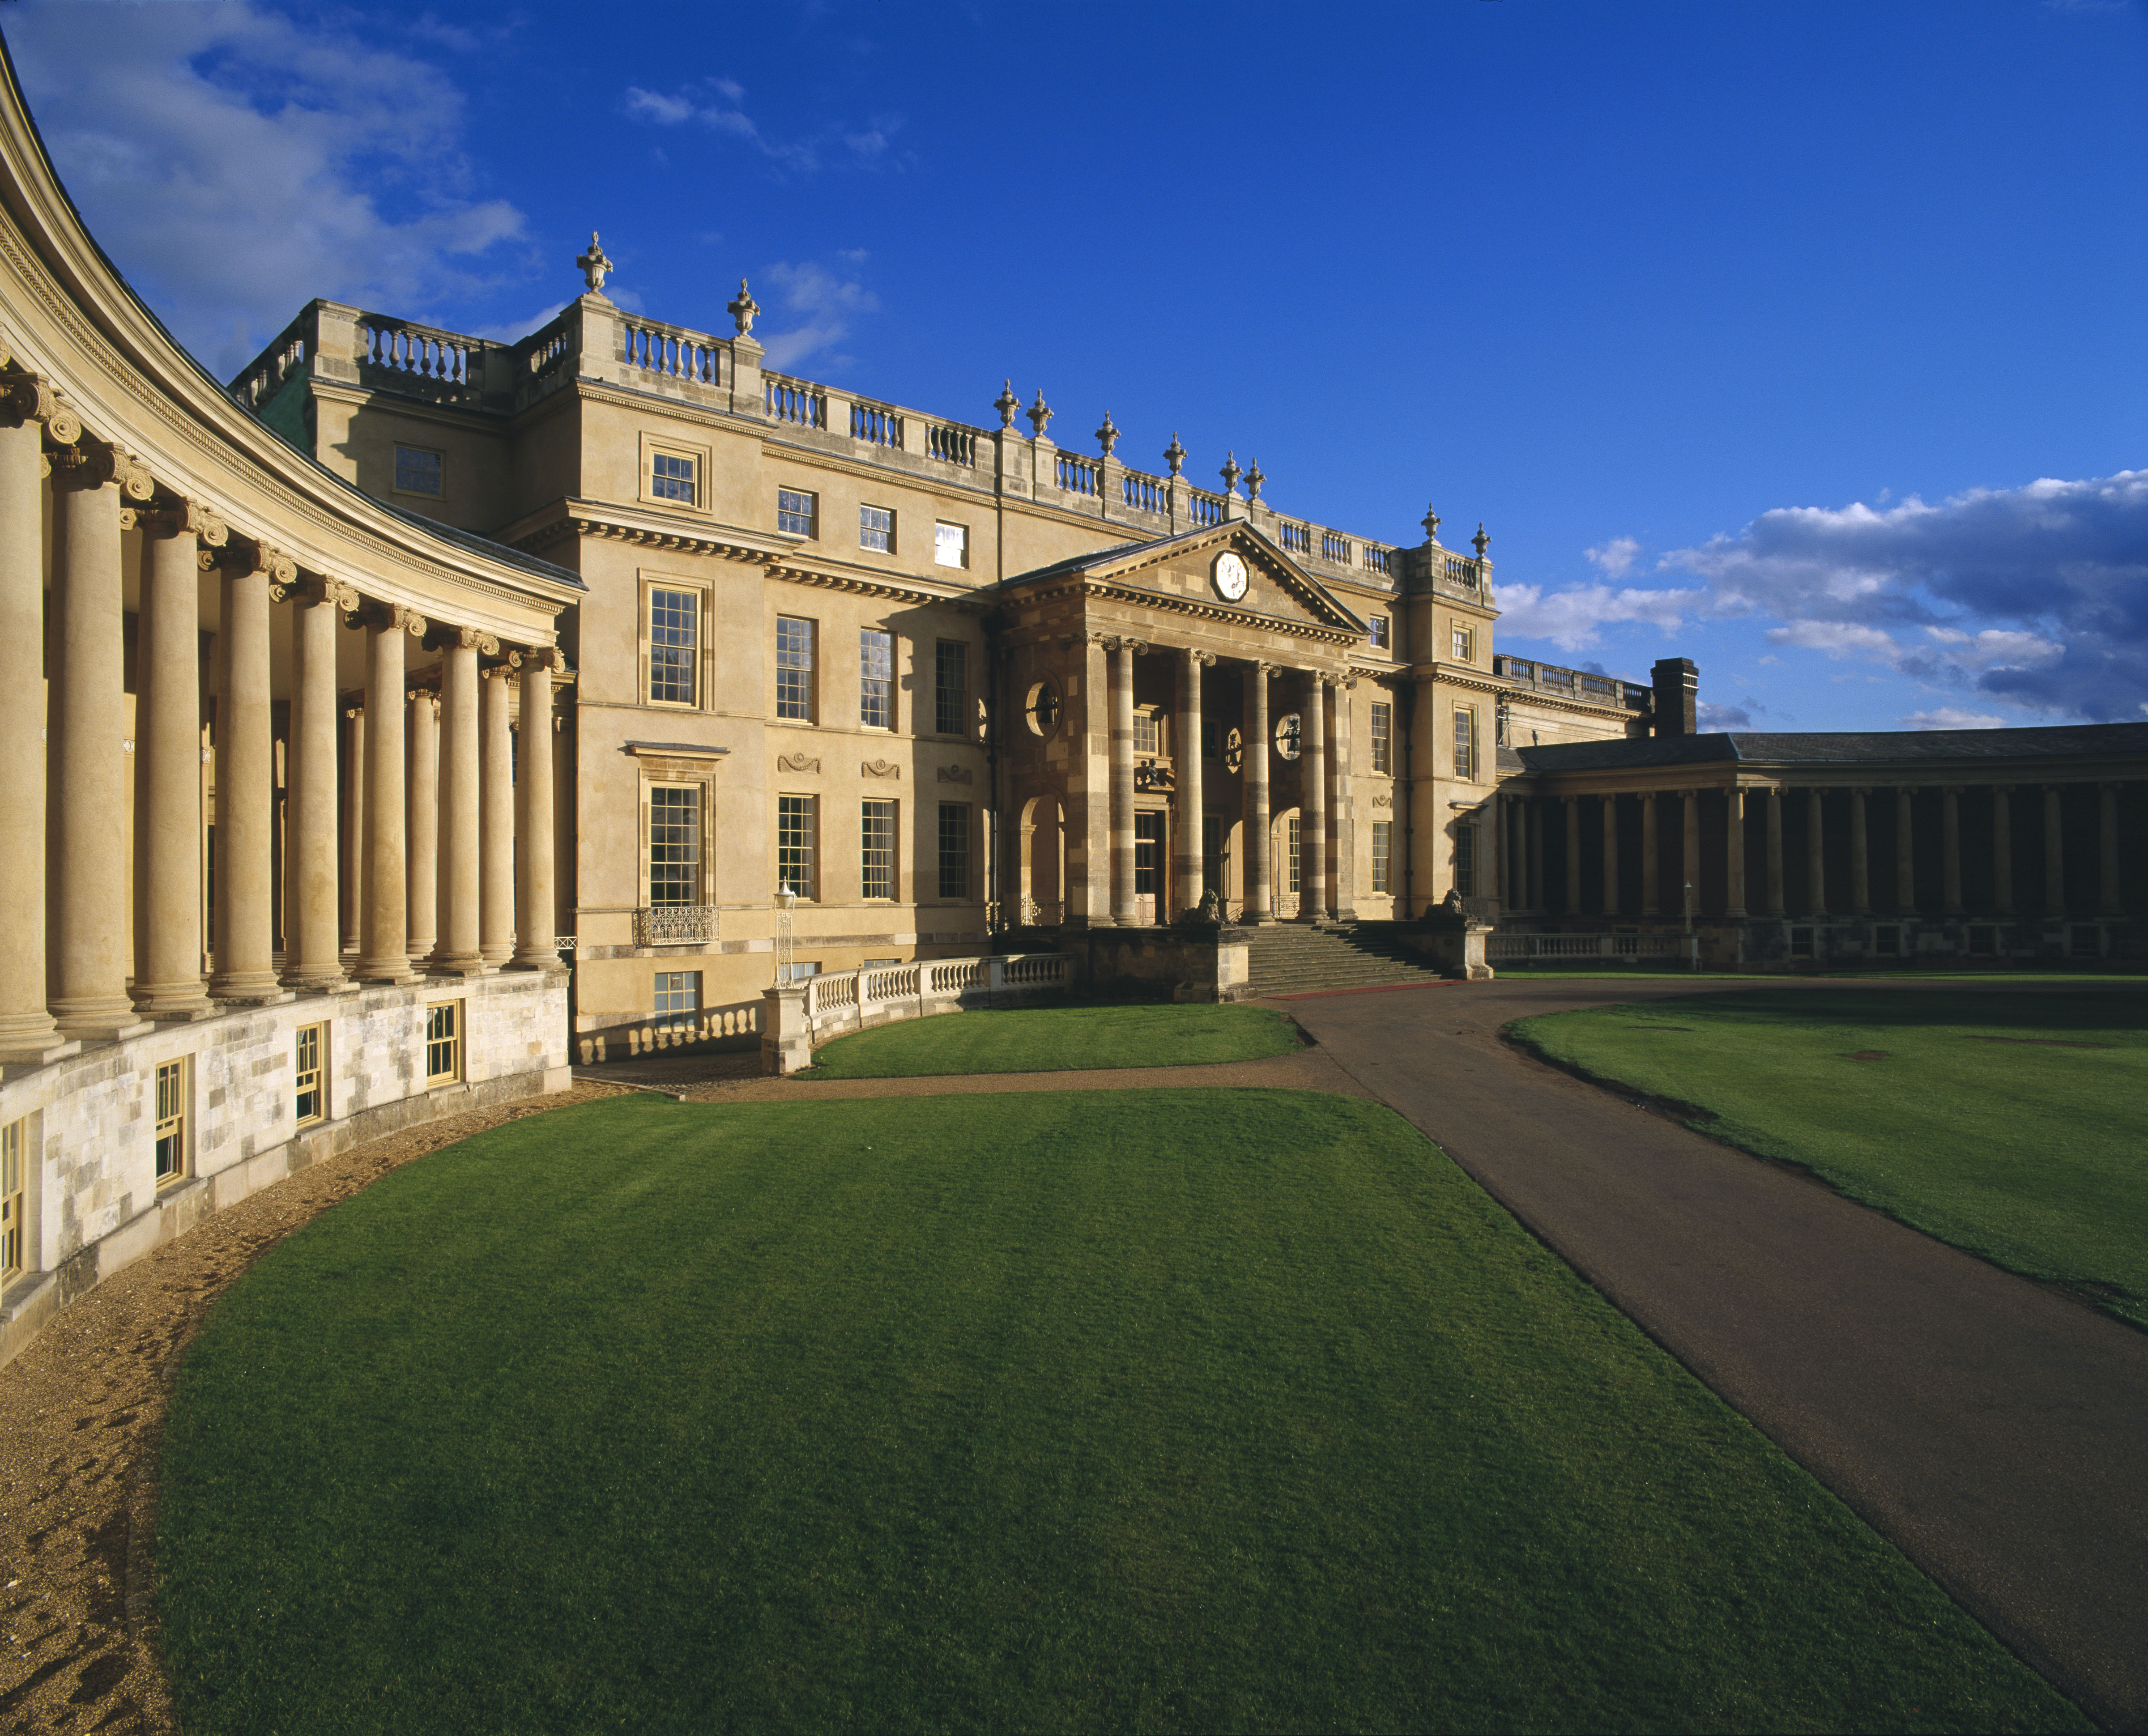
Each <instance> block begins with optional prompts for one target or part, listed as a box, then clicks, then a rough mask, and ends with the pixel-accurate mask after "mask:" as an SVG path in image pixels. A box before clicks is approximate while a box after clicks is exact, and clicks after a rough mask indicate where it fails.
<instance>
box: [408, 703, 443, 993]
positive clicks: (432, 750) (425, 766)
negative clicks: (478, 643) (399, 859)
mask: <svg viewBox="0 0 2148 1736" xmlns="http://www.w3.org/2000/svg"><path fill="white" fill-rule="evenodd" d="M407 697H408V698H409V705H410V710H409V716H408V718H407V720H406V722H405V728H406V729H407V730H409V741H408V744H407V755H406V758H405V761H404V774H403V788H404V813H405V815H406V816H407V817H406V819H405V820H404V825H405V826H406V828H407V830H406V831H405V834H404V838H405V848H404V860H406V861H407V862H408V863H409V886H406V887H405V888H404V906H405V908H406V911H407V912H408V929H409V932H408V935H407V936H406V941H405V944H406V946H407V948H408V951H409V954H410V956H411V957H412V958H413V959H414V960H416V959H427V958H430V957H431V956H433V949H434V946H438V945H439V939H440V700H439V695H438V694H435V693H432V692H429V691H428V690H425V689H424V688H412V689H410V690H409V694H408V695H407Z"/></svg>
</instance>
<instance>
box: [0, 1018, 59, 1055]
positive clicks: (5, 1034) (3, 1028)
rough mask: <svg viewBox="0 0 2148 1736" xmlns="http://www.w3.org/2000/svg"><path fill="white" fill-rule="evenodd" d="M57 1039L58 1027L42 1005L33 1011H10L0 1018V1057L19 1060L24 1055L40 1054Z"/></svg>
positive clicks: (57, 1040) (56, 1041)
mask: <svg viewBox="0 0 2148 1736" xmlns="http://www.w3.org/2000/svg"><path fill="white" fill-rule="evenodd" d="M59 1041H60V1034H59V1027H58V1026H57V1025H55V1024H53V1016H52V1015H51V1014H50V1013H48V1012H47V1011H45V1010H44V1008H43V1007H42V1006H41V1007H39V1008H38V1010H37V1011H35V1012H18V1013H10V1014H8V1016H6V1017H5V1018H0V1058H11V1057H12V1058H14V1059H17V1060H19V1059H20V1058H21V1057H22V1056H25V1055H42V1054H43V1052H44V1051H46V1050H48V1049H49V1048H51V1047H53V1045H55V1044H56V1043H58V1042H59Z"/></svg>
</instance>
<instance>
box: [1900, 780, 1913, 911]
mask: <svg viewBox="0 0 2148 1736" xmlns="http://www.w3.org/2000/svg"><path fill="white" fill-rule="evenodd" d="M1916 796H1917V792H1916V791H1915V790H1910V789H1906V788H1899V789H1897V790H1895V909H1896V910H1898V911H1900V912H1901V913H1902V915H1904V916H1915V915H1916V913H1917V824H1916V821H1917V809H1916Z"/></svg>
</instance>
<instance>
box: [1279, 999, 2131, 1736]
mask: <svg viewBox="0 0 2148 1736" xmlns="http://www.w3.org/2000/svg"><path fill="white" fill-rule="evenodd" d="M1754 986H1756V985H1754V984H1752V983H1749V982H1720V983H1718V984H1710V983H1709V982H1708V981H1706V980H1705V979H1702V980H1699V981H1695V982H1693V983H1685V982H1666V981H1622V982H1618V981H1614V982H1603V983H1598V982H1590V981H1578V982H1577V981H1537V982H1530V981H1518V982H1517V981H1511V980H1508V981H1498V982H1490V983H1472V984H1468V985H1463V984H1452V985H1443V986H1438V987H1428V988H1413V989H1406V990H1398V991H1393V992H1384V993H1382V992H1374V993H1345V994H1337V995H1321V996H1300V997H1293V998H1292V999H1290V1000H1289V1001H1287V1002H1281V1003H1278V1004H1282V1005H1285V1006H1287V1010H1288V1011H1289V1012H1290V1013H1291V1014H1292V1016H1294V1017H1296V1018H1297V1021H1298V1022H1299V1023H1300V1024H1301V1025H1302V1026H1303V1027H1304V1029H1305V1030H1306V1031H1307V1032H1308V1033H1310V1034H1311V1035H1312V1036H1313V1037H1314V1038H1315V1039H1317V1041H1318V1042H1319V1043H1320V1045H1321V1046H1322V1047H1323V1048H1324V1049H1325V1050H1326V1051H1327V1056H1328V1058H1329V1059H1331V1060H1332V1061H1335V1062H1336V1063H1337V1064H1338V1065H1339V1066H1341V1067H1342V1068H1343V1070H1344V1071H1346V1072H1348V1074H1350V1075H1351V1076H1353V1078H1355V1079H1356V1080H1357V1081H1358V1082H1359V1083H1360V1084H1362V1085H1363V1086H1364V1087H1365V1088H1366V1089H1367V1090H1368V1091H1370V1092H1371V1093H1372V1094H1373V1096H1376V1097H1378V1098H1379V1099H1380V1100H1381V1101H1384V1102H1386V1103H1388V1105H1390V1106H1393V1108H1394V1109H1396V1110H1397V1111H1399V1112H1400V1113H1402V1114H1403V1115H1404V1116H1407V1117H1408V1119H1409V1120H1410V1121H1413V1122H1414V1123H1415V1124H1416V1125H1417V1126H1418V1127H1420V1128H1422V1129H1423V1131H1425V1132H1426V1133H1427V1134H1428V1135H1429V1136H1431V1137H1432V1138H1433V1140H1434V1141H1437V1142H1438V1145H1439V1146H1441V1147H1442V1148H1443V1150H1445V1151H1448V1153H1449V1154H1451V1155H1452V1156H1453V1158H1454V1159H1455V1161H1456V1162H1458V1163H1459V1164H1460V1165H1461V1166H1462V1167H1463V1169H1465V1170H1466V1171H1468V1172H1469V1174H1471V1175H1472V1176H1473V1177H1476V1179H1477V1180H1478V1182H1480V1183H1482V1184H1483V1187H1485V1188H1486V1189H1487V1190H1488V1191H1489V1192H1491V1193H1492V1194H1493V1196H1494V1197H1496V1198H1498V1200H1499V1201H1500V1202H1502V1203H1503V1205H1505V1206H1506V1207H1508V1210H1510V1211H1511V1212H1513V1213H1514V1214H1515V1216H1516V1217H1518V1218H1520V1219H1521V1221H1522V1222H1523V1223H1525V1224H1527V1225H1528V1227H1529V1228H1530V1229H1531V1230H1532V1231H1533V1232H1535V1233H1536V1234H1537V1235H1538V1236H1539V1237H1542V1238H1543V1241H1544V1242H1547V1243H1548V1244H1549V1245H1550V1246H1551V1247H1553V1248H1555V1249H1557V1250H1558V1252H1559V1253H1560V1254H1561V1255H1563V1257H1565V1258H1566V1259H1567V1260H1568V1262H1570V1263H1571V1264H1572V1265H1573V1267H1575V1268H1576V1269H1578V1271H1579V1272H1582V1273H1583V1275H1584V1276H1586V1277H1588V1280H1589V1281H1590V1282H1592V1283H1593V1284H1595V1285H1596V1286H1597V1287H1598V1288H1599V1289H1600V1290H1602V1291H1603V1293H1604V1294H1605V1295H1606V1296H1608V1297H1610V1298H1611V1300H1612V1301H1613V1302H1615V1303H1617V1305H1618V1306H1619V1307H1620V1308H1622V1309H1624V1311H1625V1312H1626V1313H1627V1314H1628V1315H1629V1316H1630V1317H1632V1318H1633V1319H1634V1321H1636V1322H1638V1323H1639V1325H1640V1326H1641V1327H1643V1329H1644V1330H1645V1331H1646V1332H1649V1334H1650V1335H1651V1336H1652V1337H1654V1338H1655V1339H1656V1340H1657V1341H1658V1342H1660V1343H1661V1344H1663V1345H1664V1347H1666V1348H1667V1349H1669V1351H1670V1352H1671V1353H1672V1354H1673V1355H1674V1356H1676V1357H1678V1358H1679V1360H1680V1361H1681V1362H1684V1364H1685V1365H1686V1366H1687V1367H1689V1368H1690V1369H1692V1370H1693V1371H1694V1373H1696V1374H1698V1375H1699V1377H1701V1378H1702V1379H1703V1380H1704V1381H1706V1382H1708V1384H1709V1386H1710V1387H1713V1388H1714V1390H1715V1391H1716V1392H1719V1393H1720V1394H1721V1395H1722V1396H1723V1397H1724V1398H1725V1399H1726V1400H1727V1401H1729V1402H1730V1403H1731V1404H1732V1405H1734V1406H1735V1407H1737V1408H1738V1409H1739V1411H1740V1412H1743V1413H1744V1415H1745V1416H1747V1417H1749V1418H1751V1419H1752V1421H1753V1422H1754V1423H1755V1424H1756V1425H1758V1427H1760V1428H1761V1429H1762V1430H1763V1431H1764V1432H1766V1433H1767V1434H1768V1435H1769V1437H1771V1438H1772V1439H1774V1441H1775V1442H1777V1443H1778V1444H1779V1445H1780V1446H1781V1447H1782V1448H1784V1450H1785V1451H1786V1452H1788V1453H1789V1454H1790V1455H1791V1456H1792V1457H1793V1458H1795V1459H1796V1460H1797V1461H1798V1462H1799V1463H1800V1464H1802V1465H1804V1467H1805V1468H1807V1469H1809V1471H1811V1472H1812V1473H1813V1474H1814V1476H1816V1477H1817V1478H1819V1480H1820V1481H1821V1482H1822V1483H1824V1484H1826V1485H1827V1487H1828V1488H1830V1489H1832V1490H1834V1493H1836V1494H1837V1495H1839V1497H1841V1498H1842V1499H1843V1500H1844V1501H1845V1502H1847V1503H1849V1506H1850V1507H1852V1508H1854V1509H1855V1510H1856V1511H1857V1512H1858V1513H1860V1514H1862V1515H1863V1516H1864V1518H1865V1519H1866V1520H1868V1521H1869V1523H1871V1524H1873V1525H1874V1527H1876V1528H1878V1529H1879V1530H1880V1532H1881V1533H1883V1534H1884V1535H1885V1536H1886V1537H1888V1538H1891V1539H1892V1540H1893V1541H1894V1542H1895V1543H1896V1544H1897V1545H1899V1546H1900V1548H1901V1549H1902V1550H1903V1551H1904V1552H1905V1553H1906V1554H1908V1555H1909V1556H1910V1558H1911V1559H1913V1560H1914V1561H1915V1562H1916V1563H1917V1564H1918V1565H1919V1566H1920V1567H1921V1568H1924V1570H1925V1572H1926V1573H1929V1574H1930V1575H1931V1576H1932V1578H1935V1580H1937V1581H1938V1582H1939V1583H1940V1584H1941V1585H1943V1586H1945V1588H1947V1589H1948V1591H1950V1593H1953V1595H1954V1596H1955V1598H1958V1599H1959V1600H1960V1602H1961V1603H1963V1604H1964V1605H1965V1607H1966V1608H1969V1609H1970V1610H1971V1611H1972V1612H1974V1613H1975V1615H1976V1616H1977V1617H1978V1618H1979V1619H1980V1620H1981V1621H1983V1622H1984V1623H1985V1625H1986V1626H1987V1627H1989V1628H1990V1629H1991V1630H1992V1632H1994V1633H1996V1634H1997V1635H1999V1637H2000V1638H2001V1639H2003V1640H2004V1641H2005V1643H2007V1644H2008V1645H2010V1646H2011V1647H2012V1648H2014V1649H2015V1651H2016V1652H2017V1653H2020V1656H2022V1657H2023V1658H2025V1659H2026V1660H2027V1661H2028V1662H2029V1663H2030V1664H2032V1665H2033V1666H2034V1667H2035V1668H2036V1669H2038V1670H2040V1672H2042V1673H2043V1674H2044V1675H2045V1676H2046V1677H2047V1678H2049V1679H2050V1681H2051V1682H2053V1683H2055V1684H2056V1685H2057V1686H2058V1687H2059V1688H2060V1689H2061V1690H2062V1691H2064V1692H2065V1693H2068V1694H2070V1695H2071V1696H2072V1697H2073V1698H2075V1700H2076V1701H2077V1702H2079V1703H2080V1705H2081V1707H2082V1708H2083V1709H2085V1711H2087V1712H2088V1713H2090V1715H2091V1716H2092V1717H2094V1718H2096V1719H2098V1720H2099V1721H2100V1722H2101V1723H2105V1724H2106V1725H2109V1726H2110V1727H2112V1728H2118V1729H2121V1730H2130V1731H2148V1333H2144V1332H2136V1331H2135V1330H2134V1329H2132V1328H2131V1327H2126V1326H2124V1325H2121V1324H2120V1323H2119V1322H2116V1321H2114V1320H2111V1319H2109V1318H2107V1317H2104V1316H2102V1315H2100V1314H2098V1313H2096V1312H2094V1311H2093V1310H2091V1309H2090V1308H2088V1307H2085V1306H2083V1305H2081V1304H2080V1303H2077V1302H2073V1301H2071V1300H2070V1299H2068V1298H2066V1297H2062V1296H2060V1295H2059V1294H2057V1293H2055V1292H2052V1291H2049V1290H2046V1289H2045V1288H2043V1287H2040V1286H2038V1285H2035V1284H2033V1283H2031V1282H2028V1281H2027V1280H2025V1279H2023V1278H2018V1277H2013V1276H2011V1275H2010V1274H2008V1273H2006V1272H2000V1271H1999V1270H1998V1269H1997V1268H1996V1267H1991V1266H1988V1265H1986V1264H1985V1263H1984V1262H1982V1261H1980V1260H1977V1259H1975V1258H1973V1257H1970V1255H1967V1254H1964V1253H1960V1252H1956V1251H1955V1250H1954V1249H1952V1248H1950V1247H1945V1246H1944V1245H1943V1244H1941V1243H1940V1242H1934V1241H1932V1240H1930V1238H1929V1237H1925V1236H1922V1235H1920V1234H1919V1233H1918V1232H1915V1231H1914V1230H1910V1229H1906V1228H1905V1227H1903V1226H1901V1225H1900V1224H1898V1223H1895V1222H1893V1221H1892V1220H1891V1219H1889V1218H1886V1217H1882V1216H1880V1214H1879V1213H1878V1212H1872V1211H1869V1210H1867V1209H1866V1208H1864V1207H1862V1206H1859V1205H1855V1204H1853V1203H1852V1202H1849V1201H1848V1200H1846V1199H1844V1198H1843V1197H1841V1196H1839V1194H1836V1193H1835V1192H1834V1191H1833V1190H1832V1189H1830V1188H1829V1187H1825V1186H1824V1185H1822V1184H1820V1183H1819V1182H1814V1181H1812V1180H1809V1179H1805V1178H1802V1177H1800V1176H1799V1175H1798V1174H1797V1173H1796V1172H1793V1171H1790V1170H1788V1169H1784V1168H1782V1167H1777V1166H1775V1165H1772V1164H1769V1163H1765V1162H1761V1161H1759V1159H1756V1158H1753V1157H1749V1156H1744V1155H1742V1154H1740V1153H1738V1152H1735V1151H1729V1150H1728V1149H1726V1148H1725V1147H1724V1146H1719V1145H1718V1144H1716V1143H1715V1142H1714V1141H1711V1140H1709V1139H1706V1138H1704V1137H1702V1136H1700V1135H1699V1134H1697V1133H1694V1132H1691V1131H1689V1130H1687V1129H1686V1128H1684V1127H1682V1126H1678V1125H1677V1124H1676V1123H1674V1122H1672V1121H1667V1120H1665V1119H1664V1118H1663V1117H1662V1116H1658V1115H1654V1114H1652V1113H1650V1112H1649V1111H1645V1110H1643V1109H1639V1108H1637V1107H1635V1106H1632V1105H1630V1104H1629V1103H1627V1102H1625V1101H1623V1100H1622V1099H1620V1098H1619V1097H1618V1096H1614V1095H1613V1094H1612V1093H1610V1092H1608V1091H1602V1090H1599V1089H1597V1088H1595V1087H1593V1086H1586V1085H1583V1084H1581V1083H1579V1082H1578V1081H1575V1080H1573V1079H1571V1078H1569V1077H1568V1076H1566V1075H1565V1074H1563V1073H1561V1072H1559V1071H1557V1070H1556V1069H1554V1068H1552V1067H1549V1066H1545V1065H1543V1063H1541V1062H1539V1061H1534V1060H1533V1059H1531V1058H1530V1057H1529V1056H1526V1055H1524V1054H1523V1053H1522V1052H1521V1051H1518V1050H1517V1049H1515V1048H1513V1047H1512V1046H1509V1045H1508V1044H1507V1043H1505V1042H1503V1041H1501V1039H1500V1037H1499V1035H1498V1033H1499V1031H1500V1027H1501V1026H1504V1025H1505V1024H1507V1023H1508V1021H1512V1020H1514V1019H1518V1018H1525V1017H1528V1016H1530V1015H1532V1014H1534V1013H1540V1012H1549V1011H1556V1010H1558V1009H1559V1008H1562V1007H1571V1006H1600V1005H1604V1004H1608V1003H1610V1002H1613V1001H1636V1000H1644V999H1654V998H1658V997H1661V996H1671V995H1680V994H1689V993H1693V992H1695V991H1704V992H1705V991H1709V990H1711V989H1714V990H1716V991H1734V990H1739V989H1748V988H1751V987H1754ZM1816 986H1824V987H1825V988H1827V989H1829V991H1840V990H1842V989H1844V988H1845V987H1851V986H1864V985H1853V984H1845V983H1844V982H1843V981H1840V980H1834V981H1828V982H1826V983H1824V985H1816ZM1869 986H1870V987H1871V989H1872V991H1873V992H1874V993H1878V994H1885V993H1888V992H1890V985H1887V984H1884V983H1876V984H1872V985H1869ZM1920 986H1925V985H1920ZM1985 986H1986V985H1985V984H1983V983H1979V984H1978V985H1977V987H1978V988H1979V989H1982V988H1984V987H1985ZM2111 988H2112V989H2113V990H2114V991H2120V989H2119V986H2118V985H2112V986H2111ZM2020 991H2021V992H2028V993H2034V992H2038V991H2039V987H2038V986H2035V985H2029V984H2024V985H2022V986H2021V989H2020ZM2044 992H2049V991H2048V990H2044ZM2121 992H2130V993H2134V994H2138V993H2140V991H2139V990H2138V989H2137V988H2132V989H2129V990H2122V991H2121Z"/></svg>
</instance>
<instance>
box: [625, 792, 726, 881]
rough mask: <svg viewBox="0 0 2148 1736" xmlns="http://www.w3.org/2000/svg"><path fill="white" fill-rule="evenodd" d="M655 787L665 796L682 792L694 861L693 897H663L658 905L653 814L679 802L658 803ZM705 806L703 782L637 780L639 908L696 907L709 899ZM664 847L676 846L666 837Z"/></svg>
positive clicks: (706, 800)
mask: <svg viewBox="0 0 2148 1736" xmlns="http://www.w3.org/2000/svg"><path fill="white" fill-rule="evenodd" d="M659 790H661V791H663V792H664V793H665V796H666V797H667V798H668V797H670V796H671V795H675V794H681V793H683V794H684V795H686V796H687V798H688V800H687V801H686V802H685V804H684V806H685V809H686V810H687V811H688V812H690V814H691V815H692V816H693V825H694V839H693V845H694V860H693V874H692V891H693V893H694V896H692V897H691V898H682V899H678V900H667V901H665V902H664V903H662V904H659V903H658V902H657V901H656V869H657V866H658V863H657V860H656V850H657V841H656V815H657V810H658V809H659V808H660V807H662V808H665V809H666V810H671V809H675V808H677V807H679V806H680V804H678V803H675V802H673V801H670V800H665V801H664V802H661V803H660V802H659V801H658V800H657V799H656V798H657V792H658V791H659ZM708 806H709V786H708V785H707V784H706V783H705V781H701V780H695V779H691V778H681V777H665V776H661V775H647V776H645V777H644V778H643V780H642V783H641V888H640V890H641V896H642V900H643V905H642V907H643V908H644V909H646V910H652V911H655V910H667V911H671V910H690V909H693V908H694V907H695V906H701V905H706V904H708V903H710V897H709V847H708V838H709V815H708ZM676 847H677V845H676V844H675V842H673V841H670V840H667V841H666V844H665V848H667V849H675V848H676ZM664 865H665V866H666V867H670V866H673V865H674V864H671V863H665V864H664Z"/></svg>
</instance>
